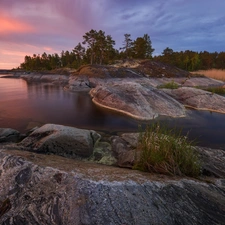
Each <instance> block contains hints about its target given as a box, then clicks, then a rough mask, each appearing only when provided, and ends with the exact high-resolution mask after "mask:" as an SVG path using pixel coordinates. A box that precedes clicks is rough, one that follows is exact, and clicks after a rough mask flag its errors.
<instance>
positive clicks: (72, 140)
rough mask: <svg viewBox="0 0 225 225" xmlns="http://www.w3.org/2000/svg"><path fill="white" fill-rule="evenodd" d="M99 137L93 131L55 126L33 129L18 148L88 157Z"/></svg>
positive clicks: (46, 125) (47, 125) (48, 125)
mask: <svg viewBox="0 0 225 225" xmlns="http://www.w3.org/2000/svg"><path fill="white" fill-rule="evenodd" d="M99 137H100V135H99V134H97V133H96V132H95V131H92V130H83V129H78V128H74V127H67V126H62V125H56V124H45V125H44V126H42V127H40V128H37V129H35V130H34V131H33V132H32V133H31V134H30V135H29V136H28V137H26V138H25V139H24V140H23V141H21V142H20V143H19V144H18V146H19V147H20V148H23V149H25V150H28V151H33V152H38V153H45V154H50V153H52V154H56V155H62V156H69V157H76V156H81V157H89V156H90V155H91V154H92V153H93V148H94V144H95V142H96V141H97V139H98V138H99Z"/></svg>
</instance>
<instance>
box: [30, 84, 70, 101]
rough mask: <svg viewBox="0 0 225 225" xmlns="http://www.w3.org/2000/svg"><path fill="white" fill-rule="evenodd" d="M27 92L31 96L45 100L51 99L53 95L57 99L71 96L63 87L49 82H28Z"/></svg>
mask: <svg viewBox="0 0 225 225" xmlns="http://www.w3.org/2000/svg"><path fill="white" fill-rule="evenodd" d="M27 93H28V97H29V98H33V97H35V98H40V99H43V100H51V98H52V97H54V98H55V97H56V98H57V99H59V100H60V99H64V98H67V99H68V98H71V95H70V94H69V93H68V92H65V91H64V90H63V87H61V86H58V85H52V84H47V83H27Z"/></svg>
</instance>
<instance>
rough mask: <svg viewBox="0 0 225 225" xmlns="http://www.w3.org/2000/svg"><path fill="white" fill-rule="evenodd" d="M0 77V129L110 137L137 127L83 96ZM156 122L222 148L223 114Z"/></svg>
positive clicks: (195, 114) (195, 113)
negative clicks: (57, 127)
mask: <svg viewBox="0 0 225 225" xmlns="http://www.w3.org/2000/svg"><path fill="white" fill-rule="evenodd" d="M1 77H2V76H1V75H0V127H11V128H14V129H17V130H19V131H20V132H26V131H27V130H29V129H31V128H32V127H34V126H41V125H42V124H45V123H55V124H62V125H68V126H74V127H79V128H87V129H94V130H97V131H105V132H108V133H111V134H114V133H116V132H124V131H137V129H138V125H140V124H141V122H140V121H135V120H133V119H129V118H126V117H125V116H123V115H121V114H118V113H113V112H111V111H108V110H104V109H101V108H99V107H97V106H95V105H94V104H93V103H92V101H91V99H90V97H89V95H88V94H87V93H71V92H67V91H64V90H63V89H62V87H60V86H53V85H51V84H47V83H31V84H28V83H27V82H26V81H24V80H22V79H13V78H1ZM158 120H160V121H161V122H163V123H167V124H168V125H169V126H170V127H176V128H179V129H180V128H182V132H183V133H184V134H185V135H186V134H187V133H188V136H189V138H190V139H192V140H195V141H196V142H197V143H198V144H199V145H202V146H209V147H215V148H222V149H225V115H224V114H219V113H210V112H208V111H196V110H188V116H187V117H186V118H178V119H171V118H163V117H161V118H159V119H158ZM144 125H145V124H143V126H144Z"/></svg>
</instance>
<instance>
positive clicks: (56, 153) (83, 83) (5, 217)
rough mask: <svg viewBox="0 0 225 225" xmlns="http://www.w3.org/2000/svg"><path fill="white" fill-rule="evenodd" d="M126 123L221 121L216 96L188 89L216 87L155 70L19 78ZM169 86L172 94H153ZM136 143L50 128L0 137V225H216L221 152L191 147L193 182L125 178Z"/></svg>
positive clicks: (224, 169) (221, 214) (150, 66)
mask: <svg viewBox="0 0 225 225" xmlns="http://www.w3.org/2000/svg"><path fill="white" fill-rule="evenodd" d="M17 76H19V77H21V78H22V79H25V80H27V82H50V83H53V84H54V85H61V86H62V87H63V88H64V89H65V90H66V91H86V92H90V97H91V98H92V100H93V102H94V103H95V104H98V105H100V106H101V107H106V108H110V109H111V110H114V111H119V112H122V113H124V114H126V115H128V116H131V117H133V118H137V119H142V120H151V119H153V118H156V117H157V116H158V115H165V116H168V117H184V116H185V115H186V110H185V107H194V108H196V109H198V110H209V111H218V112H220V113H225V100H224V97H223V96H220V95H217V94H212V93H210V92H207V91H204V90H201V89H197V88H195V87H198V88H199V87H209V86H210V87H212V86H213V87H217V86H218V87H222V86H224V82H221V81H217V80H214V79H210V78H206V77H193V76H190V74H189V73H188V72H186V71H181V70H179V69H177V68H171V67H166V66H165V67H162V65H161V64H160V65H158V64H157V63H155V62H146V61H145V62H144V63H137V64H135V67H132V68H131V67H129V64H126V65H122V64H121V65H120V66H119V67H118V66H86V67H83V68H81V69H80V70H79V71H77V73H76V74H75V75H70V76H68V75H61V74H58V75H57V74H56V75H49V74H48V75H47V74H20V75H18V74H17ZM169 82H173V83H176V84H177V85H178V86H179V87H178V88H177V89H173V90H172V89H159V86H160V85H162V84H167V83H169ZM138 137H139V134H138V133H124V134H121V135H114V136H110V137H104V136H102V135H100V134H99V133H98V132H96V131H93V130H84V129H78V128H74V127H67V126H62V125H57V124H45V125H43V126H42V127H36V128H34V129H32V130H30V132H28V133H27V134H21V133H20V132H19V131H16V130H13V129H10V128H0V180H1V182H0V190H1V191H0V224H4V225H6V224H13V225H20V224H49V225H50V224H51V225H52V224H53V225H54V224H55V225H56V224H65V225H76V224H78V225H80V224H86V225H88V224H140V225H142V224H143V225H146V224H171V225H173V224H202V225H203V224H225V223H224V221H225V207H224V205H225V152H224V151H223V150H219V149H209V148H205V147H204V148H203V147H193V148H194V149H195V151H197V152H198V154H199V156H200V159H201V162H202V174H201V176H200V177H198V178H196V179H194V178H188V177H175V176H174V177H171V176H166V175H156V174H149V173H144V172H140V171H136V170H131V168H132V167H133V165H134V163H135V157H136V152H135V149H136V147H137V143H138Z"/></svg>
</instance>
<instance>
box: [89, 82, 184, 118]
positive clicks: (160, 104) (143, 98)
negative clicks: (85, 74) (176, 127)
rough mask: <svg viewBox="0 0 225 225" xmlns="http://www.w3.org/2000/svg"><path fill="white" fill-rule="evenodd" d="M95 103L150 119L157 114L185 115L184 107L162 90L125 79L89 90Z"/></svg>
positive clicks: (133, 115)
mask: <svg viewBox="0 0 225 225" xmlns="http://www.w3.org/2000/svg"><path fill="white" fill-rule="evenodd" d="M90 94H91V96H92V98H93V99H92V100H93V102H94V103H95V104H97V105H100V106H102V107H105V108H109V109H112V110H115V111H119V112H122V113H124V114H127V115H129V116H131V117H133V118H137V119H141V120H151V119H153V118H155V117H157V116H158V115H166V116H171V117H182V116H185V108H184V107H183V106H182V105H181V104H179V103H178V102H177V101H176V100H174V99H173V98H171V97H169V96H168V95H167V94H165V93H164V92H163V91H161V90H158V89H155V88H153V87H152V86H149V84H148V83H143V84H139V83H136V82H132V81H129V80H126V79H123V80H121V82H115V83H113V82H112V83H110V82H109V83H107V82H106V83H105V84H104V86H101V85H99V86H97V87H96V88H93V89H92V90H91V91H90Z"/></svg>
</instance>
